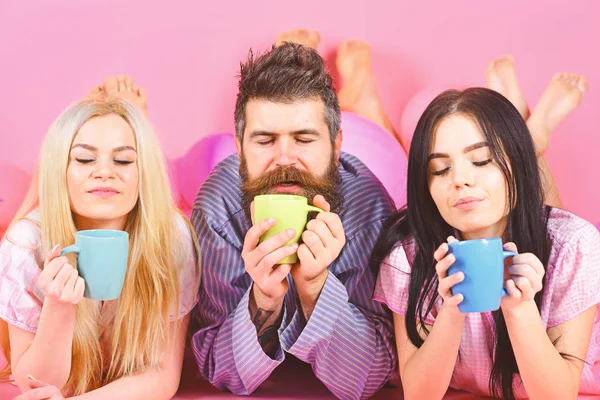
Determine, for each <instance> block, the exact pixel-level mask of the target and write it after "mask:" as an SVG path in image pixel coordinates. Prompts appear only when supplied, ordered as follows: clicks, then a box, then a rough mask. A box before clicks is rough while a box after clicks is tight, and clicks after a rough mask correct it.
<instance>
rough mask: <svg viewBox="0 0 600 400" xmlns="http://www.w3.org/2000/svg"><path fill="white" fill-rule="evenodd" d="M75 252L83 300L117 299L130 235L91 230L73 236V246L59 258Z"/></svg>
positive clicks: (123, 275) (108, 230) (127, 253)
mask: <svg viewBox="0 0 600 400" xmlns="http://www.w3.org/2000/svg"><path fill="white" fill-rule="evenodd" d="M68 253H77V270H78V271H79V276H81V277H82V278H83V279H84V280H85V292H84V294H83V296H84V297H86V298H88V299H94V300H114V299H117V298H119V296H120V295H121V290H122V289H123V283H124V282H125V273H126V272H127V261H128V258H129V234H128V233H127V232H125V231H117V230H111V229H92V230H87V231H79V232H77V233H76V234H75V244H74V245H71V246H68V247H65V248H64V249H63V250H62V251H61V253H60V255H61V256H64V255H65V254H68Z"/></svg>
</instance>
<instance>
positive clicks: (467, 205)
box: [454, 197, 483, 211]
mask: <svg viewBox="0 0 600 400" xmlns="http://www.w3.org/2000/svg"><path fill="white" fill-rule="evenodd" d="M482 201H483V199H480V198H477V197H463V198H460V199H458V200H457V201H456V203H454V207H456V208H458V209H460V210H463V211H469V210H472V209H473V208H475V207H477V205H479V203H481V202H482Z"/></svg>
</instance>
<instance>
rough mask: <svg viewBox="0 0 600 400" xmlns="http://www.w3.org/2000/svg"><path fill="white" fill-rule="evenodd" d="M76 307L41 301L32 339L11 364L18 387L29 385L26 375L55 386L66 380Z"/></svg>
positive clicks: (22, 387) (62, 384)
mask: <svg viewBox="0 0 600 400" xmlns="http://www.w3.org/2000/svg"><path fill="white" fill-rule="evenodd" d="M76 310H77V306H76V305H74V304H57V303H54V302H53V301H52V300H50V299H46V301H44V305H43V306H42V312H41V315H40V321H39V324H38V329H37V332H36V334H35V337H34V339H33V342H32V343H31V345H30V346H29V348H28V349H27V350H26V351H25V352H24V353H23V355H22V356H21V357H20V358H19V360H18V361H17V363H16V365H15V366H13V376H14V378H15V380H16V382H17V384H18V385H19V387H20V388H21V390H23V389H28V388H29V385H28V379H27V375H32V376H33V377H35V378H36V379H39V380H41V381H43V382H46V383H48V384H51V385H54V386H56V387H58V388H62V387H63V386H64V385H65V384H66V383H67V380H68V379H69V374H70V372H71V357H72V348H73V331H74V329H75V313H76Z"/></svg>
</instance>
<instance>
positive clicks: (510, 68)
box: [486, 56, 587, 208]
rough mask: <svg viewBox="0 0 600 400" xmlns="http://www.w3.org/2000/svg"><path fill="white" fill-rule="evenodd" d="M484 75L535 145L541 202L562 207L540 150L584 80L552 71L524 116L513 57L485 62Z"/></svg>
mask: <svg viewBox="0 0 600 400" xmlns="http://www.w3.org/2000/svg"><path fill="white" fill-rule="evenodd" d="M486 78H487V82H488V86H489V88H490V89H493V90H495V91H497V92H499V93H501V94H502V95H504V96H505V97H506V98H507V99H508V100H510V101H511V103H513V105H514V106H515V107H516V108H517V110H519V112H520V113H521V115H522V116H523V117H524V118H525V119H526V123H527V127H528V128H529V131H530V132H531V135H532V138H533V142H534V145H535V148H536V154H537V157H538V165H539V168H540V173H541V177H542V184H543V187H544V195H545V202H546V204H548V205H550V206H552V207H558V208H562V207H563V205H562V201H561V199H560V195H559V193H558V189H557V188H556V183H555V181H554V177H553V176H552V172H551V171H550V167H549V165H548V163H547V161H546V159H545V158H544V153H545V152H546V150H547V149H548V145H549V143H550V134H551V132H552V131H553V130H554V129H555V128H556V126H557V125H558V123H559V122H560V121H562V120H563V119H564V118H565V117H566V116H567V115H568V114H569V113H570V112H571V111H573V110H574V109H575V107H577V105H578V104H579V102H580V101H581V97H583V94H584V93H585V91H586V89H587V80H586V79H585V78H583V77H581V76H578V75H574V74H557V75H555V76H554V77H553V78H552V80H551V81H550V84H549V85H548V88H547V89H546V91H545V92H544V94H543V95H542V98H541V99H540V101H539V102H538V104H537V105H536V107H535V109H534V110H533V113H531V116H530V117H529V118H528V119H527V118H526V116H527V115H528V114H529V107H528V106H527V102H526V100H525V96H524V95H523V93H522V91H521V88H520V87H519V84H518V82H517V75H516V73H515V70H514V60H513V58H512V57H511V56H504V57H500V58H498V59H496V60H494V61H492V62H491V63H490V64H488V68H487V71H486Z"/></svg>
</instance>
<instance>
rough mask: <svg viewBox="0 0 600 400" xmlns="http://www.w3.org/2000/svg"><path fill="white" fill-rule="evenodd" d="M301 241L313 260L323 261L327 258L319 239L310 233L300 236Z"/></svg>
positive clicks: (323, 245) (306, 232) (325, 250)
mask: <svg viewBox="0 0 600 400" xmlns="http://www.w3.org/2000/svg"><path fill="white" fill-rule="evenodd" d="M302 241H303V242H304V244H305V245H306V247H308V249H309V250H310V252H311V253H312V255H313V257H314V258H315V260H319V259H320V260H323V259H325V258H326V257H327V249H326V248H325V244H324V243H323V241H322V240H321V238H320V237H319V236H318V235H317V234H315V233H314V232H312V231H305V232H304V233H303V234H302Z"/></svg>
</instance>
